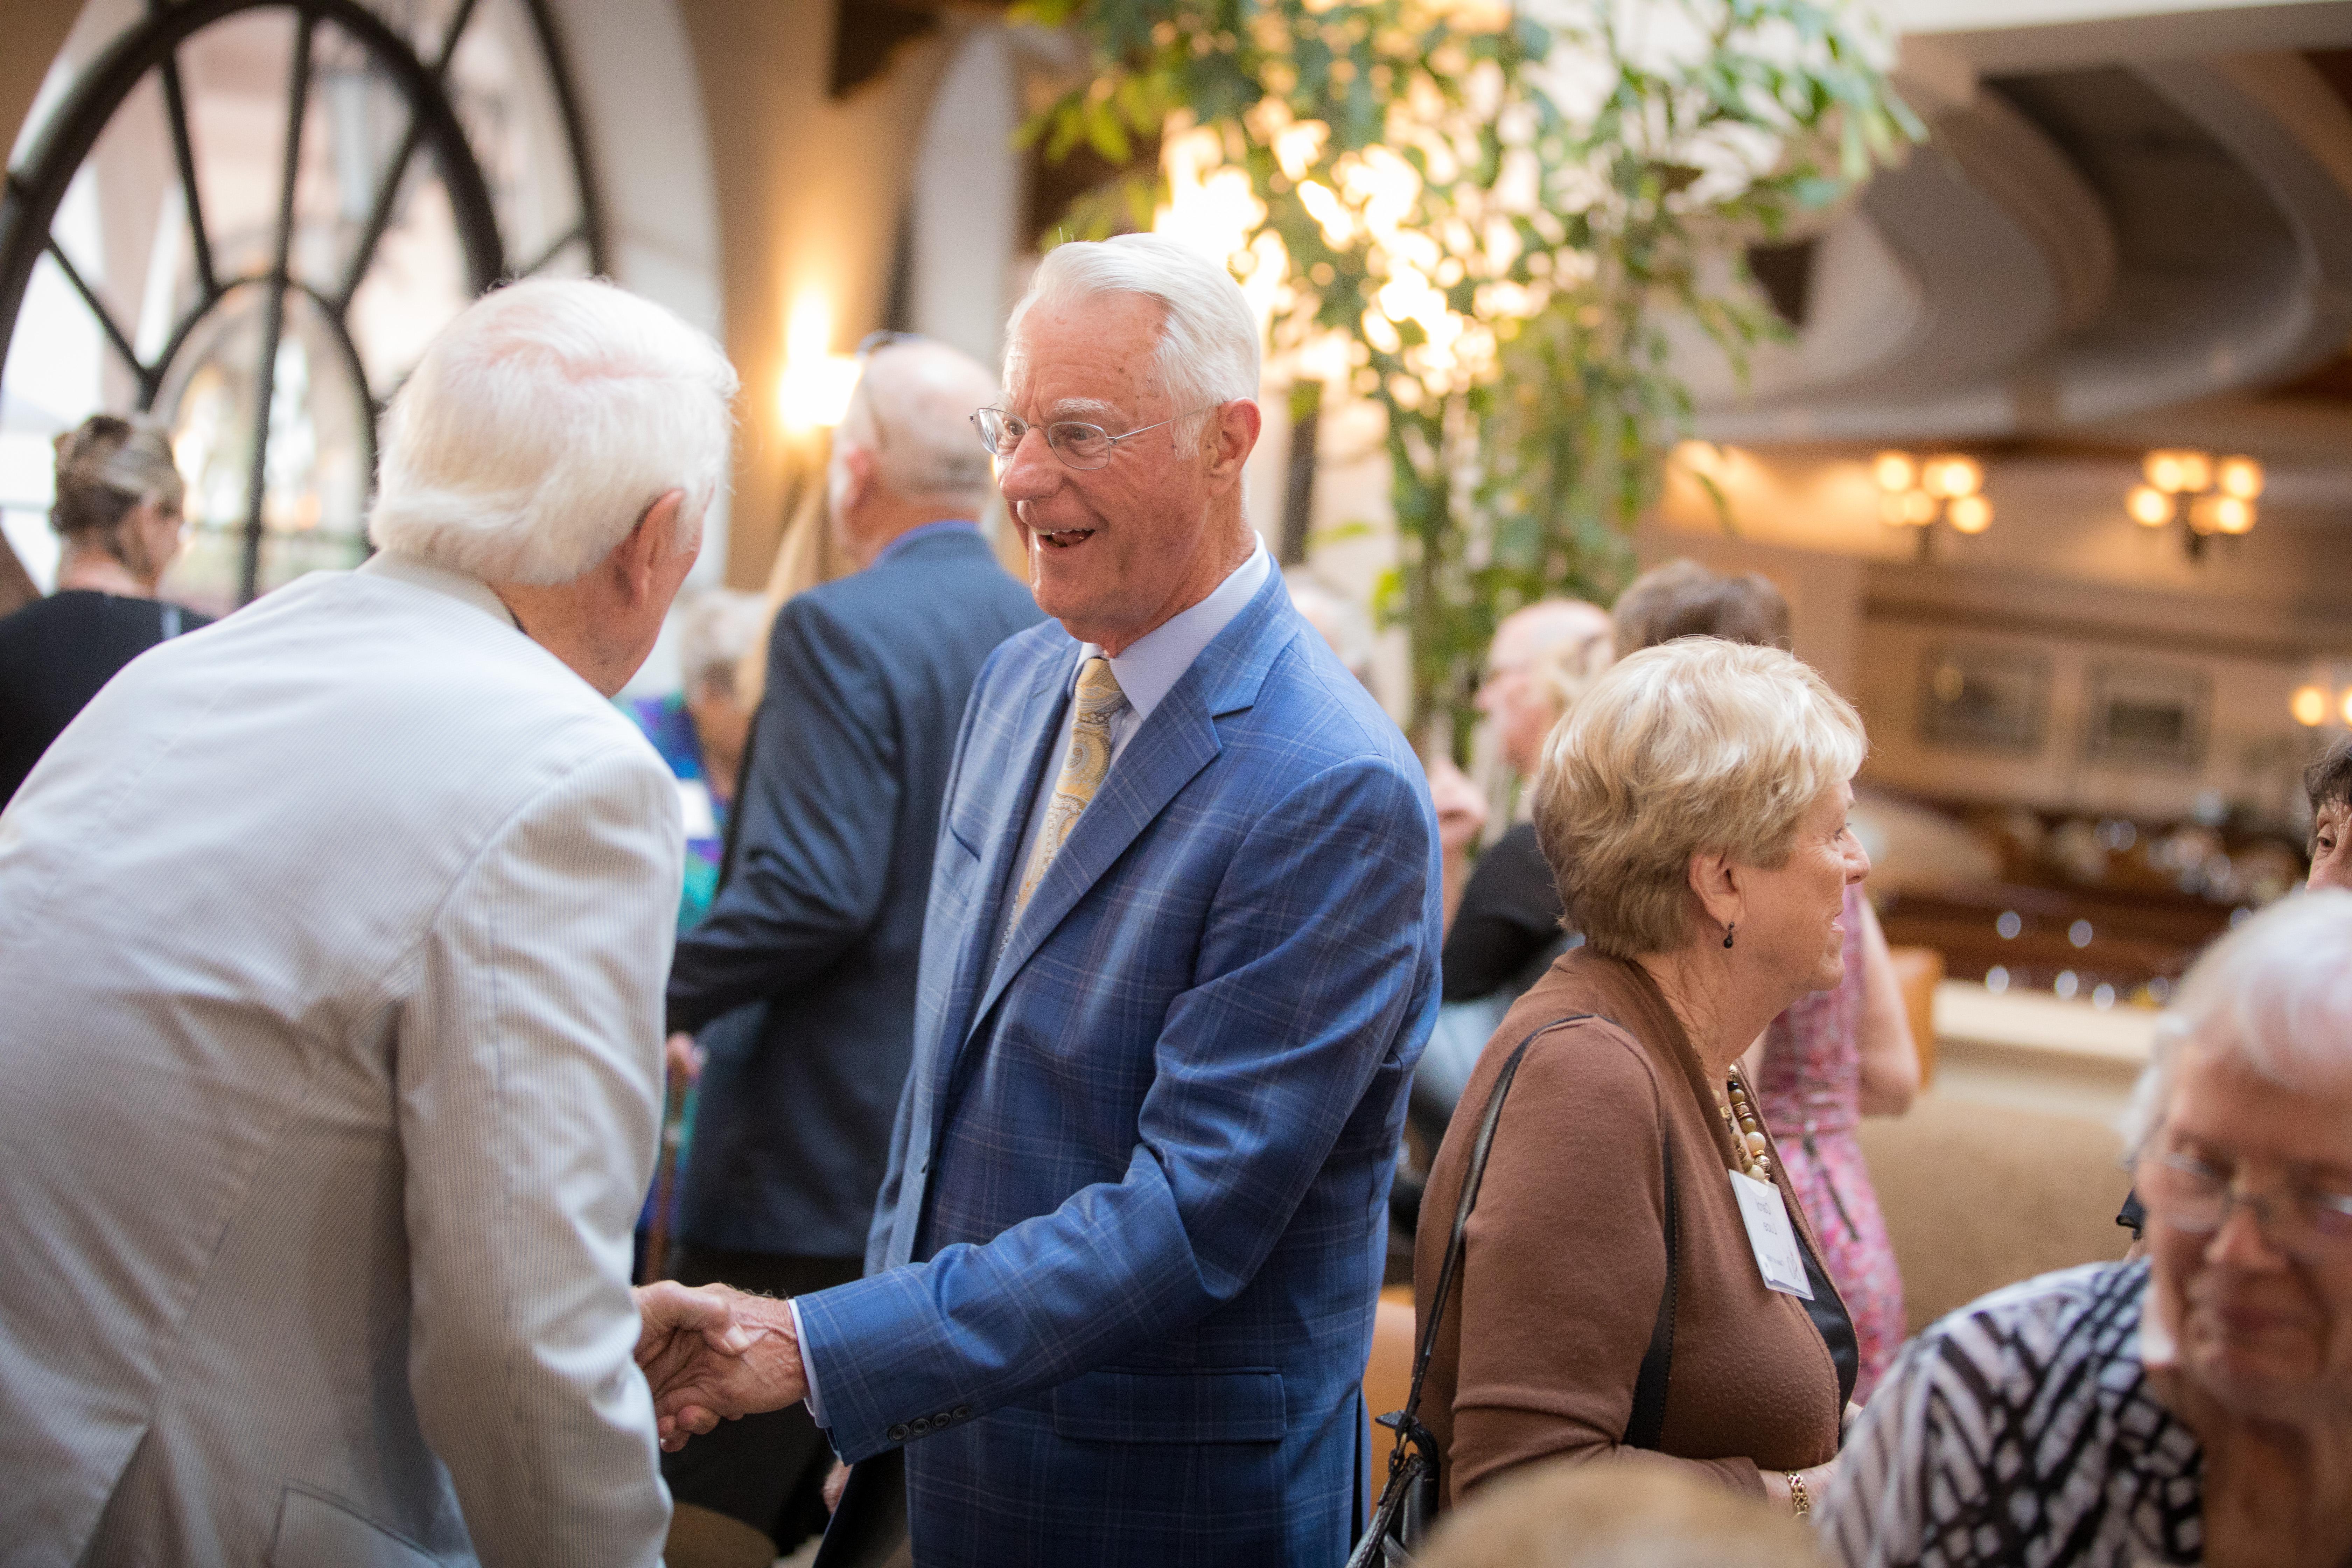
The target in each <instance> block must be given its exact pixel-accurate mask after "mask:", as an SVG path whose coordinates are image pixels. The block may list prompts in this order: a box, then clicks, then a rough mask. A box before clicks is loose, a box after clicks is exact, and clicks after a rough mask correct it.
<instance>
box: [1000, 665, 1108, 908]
mask: <svg viewBox="0 0 2352 1568" xmlns="http://www.w3.org/2000/svg"><path fill="white" fill-rule="evenodd" d="M1074 700H1075V701H1076V704H1077V711H1076V714H1075V716H1073V717H1072V719H1071V720H1070V750H1069V753H1068V754H1067V755H1066V756H1065V757H1063V759H1062V773H1061V776H1060V777H1058V778H1056V779H1055V781H1054V798H1053V800H1052V801H1051V802H1049V803H1048V804H1047V805H1046V807H1045V821H1044V822H1042V823H1040V824H1039V825H1038V827H1037V842H1036V843H1035V844H1034V845H1033V846H1032V847H1031V848H1030V850H1029V869H1028V870H1027V871H1026V872H1025V873H1024V874H1023V876H1022V878H1021V891H1020V893H1019V894H1018V895H1017V896H1016V897H1015V898H1014V899H1013V919H1012V920H1010V921H1006V922H1005V928H1004V929H1005V935H1006V937H1007V939H1008V940H1009V939H1010V938H1011V936H1012V934H1013V922H1014V921H1018V920H1020V918H1021V911H1022V910H1025V909H1027V908H1028V907H1029V895H1030V894H1032V893H1034V892H1035V891H1036V890H1037V884H1038V883H1040V882H1042V881H1044V880H1045V868H1047V867H1049V866H1051V865H1052V864H1053V863H1054V857H1055V855H1057V854H1059V853H1061V849H1062V846H1063V845H1064V844H1065V843H1066V842H1068V840H1069V837H1070V830H1071V829H1072V828H1074V827H1076V826H1077V825H1078V817H1079V816H1080V815H1081V814H1083V813H1084V812H1085V811H1086V809H1087V805H1088V804H1089V803H1090V802H1092V801H1093V799H1094V798H1095V791H1097V790H1098V789H1100V788H1102V782H1103V776H1104V775H1105V774H1106V773H1109V772H1110V721H1111V715H1112V714H1114V713H1117V712H1118V710H1119V706H1120V704H1122V703H1124V702H1125V701H1126V700H1127V694H1126V693H1125V692H1123V691H1121V690H1120V689H1118V676H1116V675H1113V674H1112V673H1111V668H1110V660H1108V659H1107V658H1102V657H1101V656H1100V655H1097V656H1096V657H1095V658H1090V659H1088V660H1087V662H1086V663H1085V665H1083V666H1082V667H1080V668H1079V670H1078V690H1077V695H1076V698H1075V699H1074Z"/></svg>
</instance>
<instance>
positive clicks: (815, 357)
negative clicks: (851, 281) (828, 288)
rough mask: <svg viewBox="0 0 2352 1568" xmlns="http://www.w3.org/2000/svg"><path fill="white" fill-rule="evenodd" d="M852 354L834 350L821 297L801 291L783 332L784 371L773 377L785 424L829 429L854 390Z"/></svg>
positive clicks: (801, 428)
mask: <svg viewBox="0 0 2352 1568" xmlns="http://www.w3.org/2000/svg"><path fill="white" fill-rule="evenodd" d="M857 374H858V364H857V358H856V355H854V354H839V353H834V352H833V308H832V307H831V306H830V305H828V304H827V303H826V302H825V299H824V295H822V294H817V293H806V294H803V295H802V296H801V297H800V298H799V299H798V300H794V301H793V314H792V323H791V325H790V326H789V327H788V328H787V329H786V330H785V332H784V372H783V374H782V375H781V376H779V377H778V378H777V379H776V413H777V415H778V416H780V417H781V418H782V420H783V422H784V428H786V429H787V430H794V431H813V430H830V429H832V428H833V427H834V426H836V425H839V424H840V423H841V421H842V416H844V415H845V414H847V413H848V412H849V399H850V395H851V394H853V393H855V392H856V390H857Z"/></svg>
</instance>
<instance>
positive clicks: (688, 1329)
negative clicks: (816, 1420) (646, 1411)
mask: <svg viewBox="0 0 2352 1568" xmlns="http://www.w3.org/2000/svg"><path fill="white" fill-rule="evenodd" d="M632 1294H633V1295H634V1296H635V1298H636V1303H637V1323H638V1328H637V1365H638V1366H639V1367H640V1368H642V1369H643V1370H644V1372H645V1374H646V1384H647V1385H648V1386H649V1387H651V1388H652V1390H653V1394H654V1422H655V1426H656V1430H657V1432H658V1433H659V1436H660V1438H661V1446H662V1447H663V1448H664V1449H665V1450H668V1451H671V1452H675V1451H676V1450H677V1449H679V1448H683V1447H686V1439H687V1437H688V1436H689V1435H693V1436H699V1435H701V1434H702V1433H705V1432H709V1431H710V1430H712V1429H713V1428H715V1427H716V1426H718V1425H719V1422H720V1420H722V1419H724V1420H729V1421H733V1420H736V1419H738V1418H739V1417H741V1416H745V1415H759V1414H760V1413H761V1412H762V1411H767V1410H781V1409H782V1408H783V1407H784V1406H785V1405H791V1404H793V1403H794V1402H795V1401H798V1400H802V1399H805V1398H807V1397H808V1379H807V1378H806V1376H805V1375H804V1374H803V1373H802V1371H801V1347H800V1342H799V1340H798V1339H797V1338H796V1337H795V1336H794V1335H793V1310H792V1309H791V1308H790V1307H788V1306H786V1305H785V1304H784V1303H783V1302H782V1301H779V1300H774V1299H772V1298H771V1297H767V1296H747V1295H745V1294H744V1293H743V1292H742V1291H740V1290H737V1289H730V1287H728V1286H725V1285H706V1286H702V1287H700V1288H698V1289H690V1288H688V1287H687V1286H684V1285H680V1284H677V1283H676V1282H675V1281H672V1280H667V1279H665V1280H660V1281H658V1282H656V1283H655V1284H652V1285H640V1286H638V1287H637V1288H636V1289H635V1290H634V1291H633V1292H632Z"/></svg>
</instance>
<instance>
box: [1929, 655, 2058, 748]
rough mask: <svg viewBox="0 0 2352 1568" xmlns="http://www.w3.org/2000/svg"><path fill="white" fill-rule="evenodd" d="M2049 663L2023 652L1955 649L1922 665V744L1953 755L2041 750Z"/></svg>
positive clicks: (2046, 715)
mask: <svg viewBox="0 0 2352 1568" xmlns="http://www.w3.org/2000/svg"><path fill="white" fill-rule="evenodd" d="M2049 719H2050V658H2049V656H2048V655H2046V654H2040V653H2035V652H2032V650H2030V649H2025V648H2010V647H1968V646H1966V645H1951V646H1947V647H1931V648H1929V649H1928V650H1927V652H1926V654H1924V655H1923V656H1922V657H1921V658H1920V660H1919V738H1920V739H1921V740H1923V741H1925V742H1927V744H1928V745H1931V746H1943V747H1947V748H1949V749H1951V750H1954V751H1969V752H2012V753H2016V754H2019V755H2025V756H2030V755H2032V754H2033V753H2034V752H2039V751H2041V750H2042V742H2043V741H2044V740H2045V739H2046V737H2047V733H2048V727H2049Z"/></svg>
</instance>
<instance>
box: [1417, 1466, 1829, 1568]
mask: <svg viewBox="0 0 2352 1568" xmlns="http://www.w3.org/2000/svg"><path fill="white" fill-rule="evenodd" d="M1815 1541H1816V1537H1815V1536H1814V1534H1813V1532H1812V1531H1810V1530H1808V1529H1806V1528H1805V1527H1804V1526H1803V1525H1801V1524H1799V1523H1798V1522H1797V1521H1795V1520H1794V1519H1792V1518H1790V1516H1789V1514H1788V1513H1786V1512H1785V1511H1782V1510H1774V1509H1771V1508H1769V1507H1767V1506H1766V1505H1765V1503H1764V1500H1762V1499H1761V1498H1755V1497H1746V1496H1742V1495H1741V1494H1739V1493H1738V1492H1735V1491H1732V1490H1730V1489H1728V1488H1726V1487H1721V1486H1713V1485H1709V1484H1708V1483H1706V1482H1705V1481H1701V1480H1699V1479H1696V1478H1695V1477H1691V1476H1686V1475H1683V1474H1681V1473H1680V1472H1678V1471H1676V1470H1674V1469H1671V1468H1668V1467H1667V1466H1665V1465H1664V1464H1661V1463H1659V1462H1658V1461H1657V1460H1655V1459H1643V1458H1626V1459H1602V1460H1594V1461H1579V1460H1569V1459H1554V1460H1550V1461H1548V1462H1546V1463H1544V1464H1540V1465H1534V1466H1530V1467H1528V1468H1527V1469H1526V1470H1525V1471H1523V1472H1520V1473H1517V1474H1514V1475H1509V1476H1506V1477H1503V1478H1500V1479H1497V1480H1496V1481H1495V1482H1494V1483H1493V1484H1492V1485H1490V1486H1486V1487H1484V1488H1481V1489H1479V1490H1478V1491H1477V1492H1475V1493H1474V1494H1473V1495H1472V1496H1471V1497H1470V1499H1469V1500H1467V1501H1466V1502H1465V1503H1464V1504H1463V1506H1462V1507H1461V1509H1460V1510H1457V1511H1456V1512H1454V1513H1453V1514H1450V1515H1448V1516H1447V1517H1446V1519H1445V1521H1444V1523H1442V1524H1441V1525H1440V1526H1439V1527H1438V1529H1437V1531H1435V1532H1434V1533H1433V1535H1432V1537H1431V1539H1430V1542H1429V1550H1428V1551H1427V1552H1424V1553H1423V1555H1422V1558H1421V1562H1422V1563H1423V1568H1822V1557H1821V1555H1820V1549H1819V1547H1818V1546H1817V1545H1816V1544H1815Z"/></svg>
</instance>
